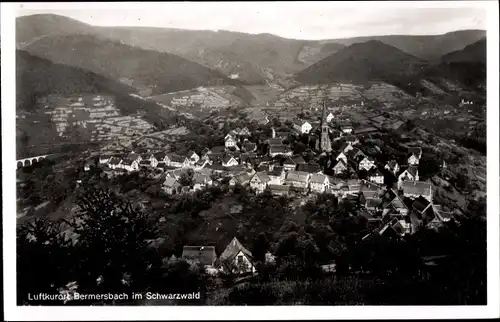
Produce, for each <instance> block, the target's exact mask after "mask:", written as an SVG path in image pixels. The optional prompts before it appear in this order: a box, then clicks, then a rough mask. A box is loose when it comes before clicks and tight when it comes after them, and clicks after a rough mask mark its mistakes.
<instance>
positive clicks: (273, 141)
mask: <svg viewBox="0 0 500 322" xmlns="http://www.w3.org/2000/svg"><path fill="white" fill-rule="evenodd" d="M268 143H269V145H281V144H283V140H282V139H280V138H272V139H269V141H268Z"/></svg>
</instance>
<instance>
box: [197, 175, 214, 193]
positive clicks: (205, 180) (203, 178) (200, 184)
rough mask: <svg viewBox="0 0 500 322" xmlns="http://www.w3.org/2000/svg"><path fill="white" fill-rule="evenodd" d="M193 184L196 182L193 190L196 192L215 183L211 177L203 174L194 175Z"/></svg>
mask: <svg viewBox="0 0 500 322" xmlns="http://www.w3.org/2000/svg"><path fill="white" fill-rule="evenodd" d="M193 182H194V186H193V190H195V191H197V190H201V189H203V188H205V187H207V186H211V185H212V183H213V182H212V179H211V178H210V176H208V175H206V174H201V173H195V174H194V176H193Z"/></svg>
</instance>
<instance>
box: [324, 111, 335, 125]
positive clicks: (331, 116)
mask: <svg viewBox="0 0 500 322" xmlns="http://www.w3.org/2000/svg"><path fill="white" fill-rule="evenodd" d="M333 119H334V116H333V114H332V113H331V112H330V113H329V114H328V115H327V116H326V121H327V122H328V123H330V122H331V121H332V120H333Z"/></svg>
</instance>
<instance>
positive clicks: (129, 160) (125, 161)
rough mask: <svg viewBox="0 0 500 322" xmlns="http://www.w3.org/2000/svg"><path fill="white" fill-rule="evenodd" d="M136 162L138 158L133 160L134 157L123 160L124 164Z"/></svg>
mask: <svg viewBox="0 0 500 322" xmlns="http://www.w3.org/2000/svg"><path fill="white" fill-rule="evenodd" d="M134 162H136V160H133V159H125V160H123V162H122V164H123V165H132V164H133V163H134Z"/></svg>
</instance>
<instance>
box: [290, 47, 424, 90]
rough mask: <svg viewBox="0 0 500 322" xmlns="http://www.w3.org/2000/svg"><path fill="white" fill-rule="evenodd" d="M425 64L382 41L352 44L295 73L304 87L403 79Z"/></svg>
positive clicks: (390, 81)
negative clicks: (306, 85)
mask: <svg viewBox="0 0 500 322" xmlns="http://www.w3.org/2000/svg"><path fill="white" fill-rule="evenodd" d="M422 64H424V62H423V61H422V60H421V59H419V58H417V57H415V56H412V55H410V54H407V53H405V52H403V51H401V50H399V49H397V48H395V47H392V46H389V45H387V44H384V43H383V42H381V41H377V40H371V41H368V42H365V43H361V44H353V45H351V46H349V47H346V48H344V49H342V50H340V51H338V52H336V53H335V54H333V55H330V56H328V57H327V58H325V59H322V60H321V61H319V62H317V63H316V64H314V65H312V66H310V67H308V68H307V69H305V70H303V71H301V72H299V73H297V75H296V79H297V80H298V81H299V82H302V83H305V84H328V83H332V82H339V81H345V82H353V83H360V84H365V83H366V82H368V81H374V80H377V81H386V82H389V83H392V82H394V81H395V80H400V79H404V78H406V77H408V76H411V75H412V74H414V73H415V72H416V71H417V70H419V69H420V66H421V65H422Z"/></svg>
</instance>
